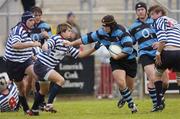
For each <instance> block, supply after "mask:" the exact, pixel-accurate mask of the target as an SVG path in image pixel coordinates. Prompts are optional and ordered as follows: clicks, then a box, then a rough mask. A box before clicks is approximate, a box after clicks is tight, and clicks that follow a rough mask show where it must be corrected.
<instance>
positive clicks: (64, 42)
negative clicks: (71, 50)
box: [63, 40, 71, 46]
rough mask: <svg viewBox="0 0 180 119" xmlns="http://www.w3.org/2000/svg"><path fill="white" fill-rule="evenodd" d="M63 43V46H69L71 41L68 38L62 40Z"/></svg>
mask: <svg viewBox="0 0 180 119" xmlns="http://www.w3.org/2000/svg"><path fill="white" fill-rule="evenodd" d="M63 45H64V46H71V42H70V41H68V40H64V41H63Z"/></svg>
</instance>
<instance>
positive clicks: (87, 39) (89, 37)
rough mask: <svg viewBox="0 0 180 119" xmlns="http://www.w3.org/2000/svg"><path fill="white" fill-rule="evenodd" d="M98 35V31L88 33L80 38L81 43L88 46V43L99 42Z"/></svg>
mask: <svg viewBox="0 0 180 119" xmlns="http://www.w3.org/2000/svg"><path fill="white" fill-rule="evenodd" d="M98 33H99V31H98V30H97V31H95V32H90V33H87V34H86V35H84V36H82V37H81V40H82V43H83V44H89V43H93V42H96V41H98V40H99V37H98Z"/></svg>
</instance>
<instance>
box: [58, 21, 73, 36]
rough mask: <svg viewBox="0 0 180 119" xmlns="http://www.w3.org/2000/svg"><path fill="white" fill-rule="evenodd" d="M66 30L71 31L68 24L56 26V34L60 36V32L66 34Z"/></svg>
mask: <svg viewBox="0 0 180 119" xmlns="http://www.w3.org/2000/svg"><path fill="white" fill-rule="evenodd" d="M68 28H70V29H72V27H71V25H70V24H68V23H62V24H59V25H58V26H57V29H56V34H60V33H62V32H66V30H67V29H68Z"/></svg>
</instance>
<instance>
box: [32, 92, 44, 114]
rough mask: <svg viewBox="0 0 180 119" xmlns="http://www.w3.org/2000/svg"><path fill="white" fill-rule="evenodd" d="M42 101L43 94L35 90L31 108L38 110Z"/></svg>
mask: <svg viewBox="0 0 180 119" xmlns="http://www.w3.org/2000/svg"><path fill="white" fill-rule="evenodd" d="M43 101H44V95H41V94H40V93H39V92H36V93H35V96H34V103H33V106H32V110H38V108H39V105H40V104H41V103H43Z"/></svg>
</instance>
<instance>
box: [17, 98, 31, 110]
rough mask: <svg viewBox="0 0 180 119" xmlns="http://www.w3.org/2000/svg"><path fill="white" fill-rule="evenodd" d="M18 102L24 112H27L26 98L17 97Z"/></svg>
mask: <svg viewBox="0 0 180 119" xmlns="http://www.w3.org/2000/svg"><path fill="white" fill-rule="evenodd" d="M19 101H20V103H21V105H22V107H23V110H24V112H26V111H27V110H29V106H28V103H27V100H26V97H24V96H20V95H19Z"/></svg>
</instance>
